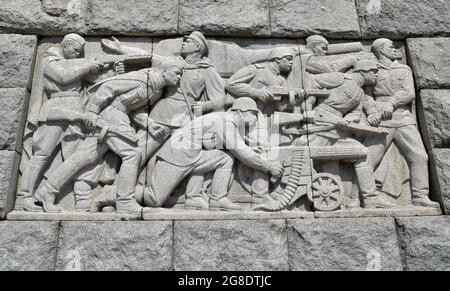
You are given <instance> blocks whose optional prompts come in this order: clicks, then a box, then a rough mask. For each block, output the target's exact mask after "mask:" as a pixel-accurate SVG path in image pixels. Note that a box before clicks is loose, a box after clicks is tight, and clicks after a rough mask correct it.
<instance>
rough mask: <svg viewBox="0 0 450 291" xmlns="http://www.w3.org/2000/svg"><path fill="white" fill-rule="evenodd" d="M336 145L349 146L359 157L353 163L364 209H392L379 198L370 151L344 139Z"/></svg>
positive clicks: (386, 202)
mask: <svg viewBox="0 0 450 291" xmlns="http://www.w3.org/2000/svg"><path fill="white" fill-rule="evenodd" d="M338 144H340V145H343V146H345V144H347V146H351V147H353V148H354V149H355V153H356V154H357V155H358V156H359V158H358V159H356V160H355V162H354V168H355V173H356V179H357V182H358V188H359V193H360V195H361V197H362V200H363V205H364V208H392V207H395V206H396V205H395V204H393V203H390V202H389V201H386V200H384V199H382V198H381V197H379V195H378V194H377V187H376V184H375V175H374V167H373V164H372V163H371V162H370V161H369V154H370V149H369V148H367V147H365V146H364V145H362V144H361V143H360V142H358V141H356V140H353V139H346V140H345V141H341V142H339V143H338Z"/></svg>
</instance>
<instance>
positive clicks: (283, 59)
mask: <svg viewBox="0 0 450 291" xmlns="http://www.w3.org/2000/svg"><path fill="white" fill-rule="evenodd" d="M296 54H297V52H295V50H294V49H293V48H288V47H277V48H274V49H272V50H271V52H270V55H269V59H268V61H267V62H264V63H257V64H252V65H249V66H246V67H244V68H242V69H240V70H238V71H237V72H236V73H235V74H234V75H233V76H231V78H230V79H229V80H228V82H227V85H226V89H227V91H228V92H229V93H230V94H231V95H233V96H234V97H243V96H248V97H250V98H252V99H254V100H255V101H256V103H257V105H258V109H259V110H260V111H261V113H262V114H260V116H259V118H258V125H257V127H256V128H255V130H254V131H253V132H250V133H249V136H250V139H251V140H252V142H254V143H255V144H256V145H262V146H266V145H267V144H269V138H268V136H269V134H268V125H267V124H268V121H267V117H269V116H270V115H271V114H273V113H274V112H275V111H286V110H287V109H288V108H289V106H288V102H289V100H287V98H284V99H282V100H279V101H275V100H274V97H275V96H274V94H273V93H272V92H271V90H270V88H269V87H287V77H288V75H289V74H290V73H291V71H292V66H293V60H294V57H295V55H296ZM299 94H303V91H302V90H301V89H299ZM245 171H247V170H245ZM249 188H250V186H249ZM249 190H250V189H249ZM251 192H252V199H253V202H254V203H262V202H264V201H265V200H266V198H267V195H268V194H269V177H268V176H267V175H265V174H263V173H261V172H258V171H255V172H254V173H253V181H252V185H251Z"/></svg>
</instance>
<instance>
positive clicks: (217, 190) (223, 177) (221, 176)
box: [209, 169, 242, 211]
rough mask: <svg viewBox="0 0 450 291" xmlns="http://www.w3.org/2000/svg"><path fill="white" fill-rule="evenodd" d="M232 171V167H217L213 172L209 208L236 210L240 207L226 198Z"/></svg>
mask: <svg viewBox="0 0 450 291" xmlns="http://www.w3.org/2000/svg"><path fill="white" fill-rule="evenodd" d="M232 173H233V170H232V169H218V170H216V172H215V173H214V178H213V181H212V185H211V199H210V200H209V210H211V211H214V210H221V211H238V210H241V209H242V208H241V207H240V206H239V205H237V204H234V203H233V202H231V201H230V200H229V199H228V198H227V195H228V189H229V186H230V181H231V177H232Z"/></svg>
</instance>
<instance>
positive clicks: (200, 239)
mask: <svg viewBox="0 0 450 291" xmlns="http://www.w3.org/2000/svg"><path fill="white" fill-rule="evenodd" d="M174 268H175V270H230V271H231V270H234V271H236V270H245V271H249V270H288V268H289V267H288V260H287V239H286V233H285V221H284V220H266V221H239V220H236V221H175V223H174Z"/></svg>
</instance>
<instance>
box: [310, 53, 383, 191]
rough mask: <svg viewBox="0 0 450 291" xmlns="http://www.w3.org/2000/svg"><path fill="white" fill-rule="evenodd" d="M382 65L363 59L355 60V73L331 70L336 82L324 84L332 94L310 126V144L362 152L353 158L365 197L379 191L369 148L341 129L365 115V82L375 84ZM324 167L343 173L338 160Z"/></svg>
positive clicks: (323, 86) (331, 171)
mask: <svg viewBox="0 0 450 291" xmlns="http://www.w3.org/2000/svg"><path fill="white" fill-rule="evenodd" d="M377 72H378V68H377V66H376V63H375V62H373V61H370V60H362V61H359V62H357V63H356V64H355V66H354V72H353V73H352V74H343V73H329V74H328V76H327V79H328V80H332V82H323V83H320V85H321V86H320V88H318V89H327V90H329V92H330V96H329V97H328V98H326V99H325V100H323V102H322V103H320V104H319V105H317V106H316V107H315V108H314V110H313V112H314V120H315V121H314V126H310V129H311V130H312V132H314V133H312V134H311V135H310V136H309V144H310V146H342V147H350V148H353V149H355V150H357V151H358V152H360V153H365V154H364V155H362V156H361V157H360V158H356V159H354V160H352V163H353V167H354V169H355V172H356V178H357V181H358V185H359V191H360V193H361V195H362V196H363V197H368V196H373V195H375V191H376V189H375V180H374V174H373V168H372V167H371V166H370V164H369V163H368V162H367V159H366V156H367V149H366V148H365V146H364V145H362V144H361V143H360V142H358V141H357V140H355V139H353V138H350V137H349V135H348V134H347V133H346V132H345V131H343V130H341V128H344V127H345V126H346V125H348V124H358V123H359V122H360V120H361V118H362V114H363V105H364V100H365V98H366V97H365V93H364V90H363V87H364V86H369V85H374V84H375V82H376V76H377V75H376V74H377ZM321 166H322V170H323V171H325V172H327V173H331V174H335V175H339V172H340V171H339V164H338V163H337V162H326V163H323V164H322V165H321Z"/></svg>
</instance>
